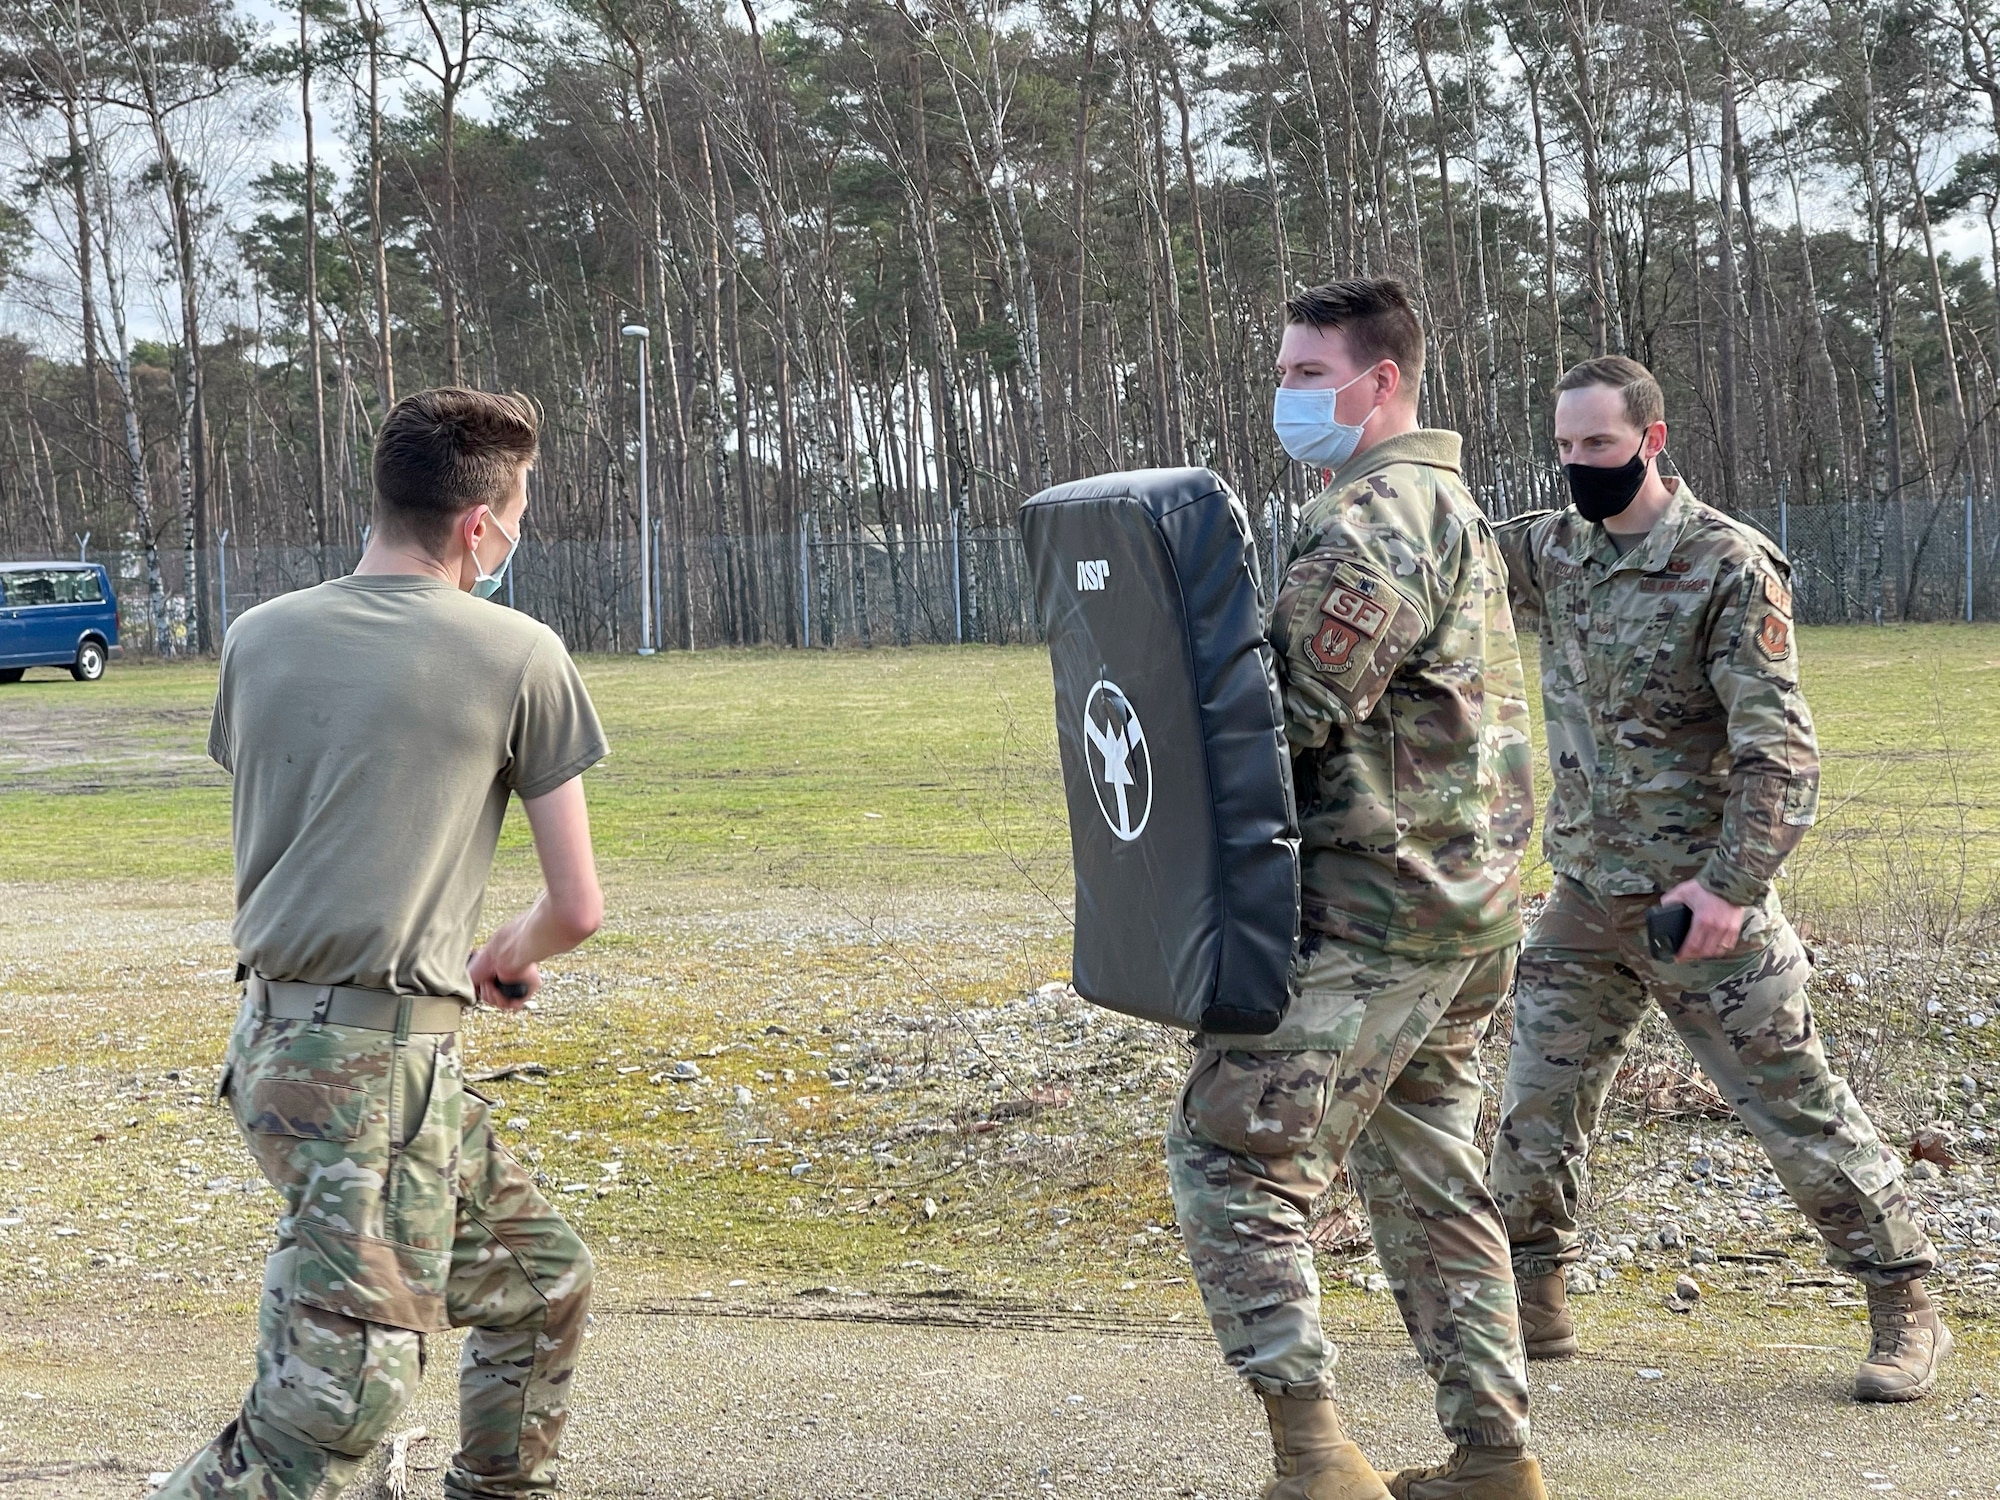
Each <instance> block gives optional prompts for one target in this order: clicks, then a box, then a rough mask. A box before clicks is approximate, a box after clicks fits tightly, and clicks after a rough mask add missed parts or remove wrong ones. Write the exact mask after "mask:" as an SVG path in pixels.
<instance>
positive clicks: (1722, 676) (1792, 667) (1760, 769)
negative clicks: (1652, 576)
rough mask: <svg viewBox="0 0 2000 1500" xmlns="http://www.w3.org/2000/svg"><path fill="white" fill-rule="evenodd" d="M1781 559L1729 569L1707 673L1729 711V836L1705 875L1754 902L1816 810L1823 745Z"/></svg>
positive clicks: (1725, 819)
mask: <svg viewBox="0 0 2000 1500" xmlns="http://www.w3.org/2000/svg"><path fill="white" fill-rule="evenodd" d="M1783 567H1784V565H1783V564H1782V563H1780V562H1778V561H1777V560H1776V559H1774V558H1769V557H1761V556H1760V557H1758V558H1756V559H1755V560H1751V561H1745V562H1744V563H1742V564H1741V565H1739V566H1738V567H1737V568H1736V569H1735V571H1734V574H1733V576H1732V575H1725V577H1724V578H1723V579H1722V580H1721V588H1720V589H1719V590H1718V597H1717V598H1716V600H1715V604H1714V610H1713V613H1712V615H1711V616H1710V618H1711V619H1712V620H1713V621H1714V624H1713V627H1712V634H1711V635H1710V638H1709V645H1708V680H1709V682H1710V684H1711V685H1713V687H1714V688H1715V693H1716V696H1717V697H1718V698H1720V699H1721V700H1722V706H1723V709H1724V710H1725V711H1726V712H1727V713H1728V715H1729V753H1730V760H1731V768H1730V773H1729V797H1728V800H1727V801H1726V802H1725V803H1724V804H1723V810H1722V836H1721V838H1720V840H1719V841H1718V843H1717V845H1716V848H1715V850H1714V852H1713V853H1711V854H1710V855H1709V858H1708V863H1707V865H1705V866H1704V867H1703V869H1702V871H1701V874H1700V875H1699V877H1698V879H1699V880H1700V881H1701V883H1702V885H1703V886H1704V887H1706V888H1707V889H1708V890H1710V891H1712V892H1714V893H1715V894H1716V895H1718V896H1720V897H1722V898H1723V899H1724V900H1725V901H1730V902H1733V903H1735V904H1736V905H1738V906H1754V905H1755V904H1757V903H1758V902H1760V901H1762V900H1763V899H1764V897H1765V895H1766V893H1767V892H1768V891H1769V890H1770V888H1771V881H1772V879H1773V878H1774V877H1775V876H1776V875H1777V873H1778V867H1779V866H1780V865H1781V864H1783V863H1784V861H1785V857H1786V856H1787V855H1789V854H1790V853H1791V852H1792V851H1793V850H1794V849H1796V848H1797V847H1798V845H1799V840H1801V839H1802V838H1804V837H1805V833H1806V830H1807V829H1808V828H1810V827H1812V824H1813V819H1814V818H1815V817H1816V816H1817V815H1818V812H1819V746H1818V744H1817V743H1816V742H1815V740H1814V738H1813V724H1812V715H1811V714H1810V713H1809V712H1808V711H1807V709H1806V700H1805V695H1804V694H1803V693H1801V692H1800V691H1799V652H1798V642H1797V641H1796V640H1794V639H1793V630H1792V593H1791V590H1790V588H1788V587H1787V586H1786V582H1785V576H1784V574H1783V571H1782V570H1783Z"/></svg>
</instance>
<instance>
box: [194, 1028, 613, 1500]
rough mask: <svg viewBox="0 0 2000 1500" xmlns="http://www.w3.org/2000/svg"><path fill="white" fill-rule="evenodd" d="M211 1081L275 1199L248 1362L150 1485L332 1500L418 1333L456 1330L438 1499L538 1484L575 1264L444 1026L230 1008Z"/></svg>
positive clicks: (215, 1498) (407, 1385) (580, 1259)
mask: <svg viewBox="0 0 2000 1500" xmlns="http://www.w3.org/2000/svg"><path fill="white" fill-rule="evenodd" d="M225 1078H226V1082H225V1084H224V1087H225V1088H226V1090H227V1091H228V1095H229V1100H230V1105H231V1107H232V1109H233V1110H234V1111H235V1115H236V1123H237V1126H238V1128H239V1129H240V1130H241V1131H242V1133H243V1138H244V1140H245V1141H246V1142H247V1143H248V1144H249V1147H250V1150H251V1152H252V1153H253V1154H254V1155H255V1156H256V1158H257V1164H258V1166H259V1167H260V1168H261V1169H262V1170H263V1173H264V1175H265V1177H267V1178H268V1179H269V1180H270V1182H271V1184H272V1185H273V1186H274V1187H276V1188H277V1189H278V1190H279V1192H281V1193H282V1194H283V1195H284V1200H285V1206H284V1215H283V1217H282V1218H281V1219H280V1220H279V1221H278V1246H277V1249H276V1250H275V1251H274V1252H273V1254H272V1255H271V1257H270V1259H269V1261H268V1262H266V1268H265V1273H264V1293H263V1300H262V1303H261V1305H260V1310H259V1314H258V1348H257V1375H256V1380H255V1383H254V1384H253V1385H252V1386H251V1388H250V1393H249V1395H248V1396H246V1397H245V1398H244V1401H243V1408H242V1410H241V1412H239V1413H238V1415H237V1416H236V1419H235V1420H234V1421H232V1422H231V1423H230V1424H229V1425H228V1426H227V1427H225V1428H224V1429H223V1430H222V1433H221V1435H220V1436H218V1437H217V1438H216V1439H215V1441H214V1442H212V1443H210V1444H209V1445H208V1446H207V1447H206V1448H204V1449H203V1450H202V1451H201V1452H199V1453H197V1454H196V1455H195V1456H194V1457H192V1458H190V1459H189V1460H188V1461H187V1462H186V1463H185V1464H183V1465H182V1466H181V1467H180V1469H179V1471H178V1472H176V1473H175V1474H174V1476H173V1477H172V1478H171V1479H169V1480H168V1481H167V1484H166V1487H165V1488H164V1489H162V1490H161V1491H159V1492H158V1493H159V1496H162V1497H165V1500H330V1497H332V1496H334V1495H337V1494H339V1493H340V1491H341V1490H342V1489H343V1488H344V1487H345V1486H346V1485H347V1484H348V1482H349V1481H350V1480H351V1479H352V1478H353V1477H354V1474H355V1471H356V1470H357V1469H358V1468H359V1467H360V1464H361V1461H362V1460H363V1459H365V1458H366V1457H367V1456H368V1454H369V1452H370V1451H371V1450H372V1449H374V1447H375V1446H376V1445H377V1444H378V1443H380V1442H381V1441H382V1439H383V1438H384V1437H386V1436H387V1435H388V1434H389V1432H390V1431H391V1430H392V1429H393V1428H394V1426H395V1424H396V1421H397V1419H398V1417H399V1416H400V1415H401V1413H402V1412H403V1410H404V1409H405V1407H406V1406H407V1405H408V1404H409V1402H410V1399H411V1398H412V1397H413V1396H414V1395H415V1394H416V1389H417V1382H418V1380H419V1379H420V1378H421V1376H422V1373H423V1361H424V1336H425V1335H426V1334H428V1333H433V1332H437V1331H439V1330H441V1329H443V1328H446V1327H463V1328H469V1329H470V1330H471V1332H470V1333H469V1334H468V1335H467V1337H466V1341H465V1353H464V1358H463V1360H462V1361H461V1364H460V1368H459V1444H460V1447H459V1451H458V1453H457V1454H456V1455H455V1456H454V1457H453V1459H452V1462H451V1466H450V1468H449V1470H448V1471H447V1472H446V1474H445V1478H444V1489H445V1493H446V1494H447V1495H448V1496H451V1497H454V1500H475V1497H478V1500H497V1497H502V1496H508V1497H511V1496H519V1495H541V1494H548V1493H551V1492H553V1491H554V1489H555V1458H556V1445H557V1442H558V1439H559V1438H560V1437H561V1435H562V1429H563V1423H564V1421H565V1420H566V1418H567V1415H568V1412H567V1407H566V1404H565V1403H566V1401H567V1398H568V1393H569V1382H570V1374H571V1371H572V1370H573V1369H574V1368H575V1365H576V1357H577V1352H578V1349H579V1347H580V1345H581V1343H582V1340H583V1328H584V1322H585V1309H586V1306H587V1304H588V1303H589V1300H590V1286H591V1260H590V1252H589V1251H588V1250H586V1249H585V1248H584V1245H583V1242H582V1241H581V1240H579V1239H578V1238H577V1237H576V1233H575V1231H573V1230H572V1229H571V1228H570V1227H569V1226H568V1225H567V1224H565V1223H564V1222H563V1220H562V1217H561V1216H560V1215H559V1214H558V1213H557V1212H556V1211H555V1209H554V1208H553V1207H551V1206H550V1204H549V1203H548V1202H547V1200H545V1199H544V1198H543V1197H542V1196H541V1194H540V1193H538V1192H537V1191H536V1190H535V1187H534V1184H533V1183H532V1182H531V1181H530V1180H529V1179H528V1177H527V1175H526V1174H525V1173H524V1172H523V1171H522V1169H521V1167H520V1166H519V1164H517V1163H516V1162H515V1161H514V1159H513V1158H512V1157H510V1156H509V1155H508V1154H507V1153H506V1151H505V1150H504V1149H502V1148H501V1146H500V1144H499V1142H498V1141H497V1140H496V1139H495V1138H494V1134H493V1127H492V1125H491V1124H490V1123H489V1121H488V1120H487V1117H486V1104H485V1101H483V1100H482V1099H480V1098H479V1097H478V1096H477V1095H476V1094H472V1093H470V1092H468V1091H467V1090H466V1089H465V1087H464V1082H463V1075H462V1073H461V1070H460V1066H459V1058H458V1051H457V1047H456V1038H455V1037H453V1036H450V1035H443V1036H438V1035H423V1034H418V1035H414V1036H410V1037H407V1038H404V1039H401V1040H399V1039H398V1038H397V1037H396V1036H395V1035H394V1034H392V1033H390V1032H386V1031H369V1030H363V1029H360V1028H357V1027H344V1026H331V1025H329V1026H322V1027H318V1028H315V1027H314V1026H313V1024H312V1023H311V1022H310V1021H287V1020H277V1019H273V1018H271V1017H269V1016H266V1015H264V1014H262V1013H261V1012H260V1011H258V1010H257V1009H256V1008H255V1007H254V1006H252V1005H250V1004H249V1003H246V1004H245V1006H244V1008H243V1012H242V1014H241V1016H239V1018H238V1020H237V1023H236V1030H235V1033H234V1034H233V1035H232V1036H231V1038H230V1043H229V1063H228V1070H227V1073H226V1074H225Z"/></svg>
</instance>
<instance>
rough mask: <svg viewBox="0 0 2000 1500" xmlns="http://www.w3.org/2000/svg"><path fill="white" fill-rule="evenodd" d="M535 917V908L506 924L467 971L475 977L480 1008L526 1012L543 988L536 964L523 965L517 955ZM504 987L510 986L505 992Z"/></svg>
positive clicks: (474, 957) (474, 989) (489, 941)
mask: <svg viewBox="0 0 2000 1500" xmlns="http://www.w3.org/2000/svg"><path fill="white" fill-rule="evenodd" d="M542 899H543V898H542V897H540V896H537V897H536V898H535V904H536V905H537V906H539V905H540V904H541V902H542ZM533 915H534V912H533V909H532V908H531V909H530V910H528V911H526V912H524V913H522V914H521V915H520V916H518V917H516V918H514V920H513V921H511V922H507V923H505V924H503V925H502V926H501V927H500V928H499V929H498V930H496V931H495V932H494V934H493V936H492V937H490V938H488V939H487V940H486V946H485V947H483V948H481V949H480V950H479V951H478V952H477V953H475V954H473V955H472V961H471V962H470V963H469V964H468V965H467V966H466V967H467V969H468V971H469V972H470V973H471V975H472V993H473V995H474V996H475V997H476V998H477V1000H478V1003H479V1004H481V1005H490V1006H491V1007H493V1009H495V1010H515V1011H518V1010H523V1009H525V1008H526V1007H527V1004H528V1001H529V1000H530V999H531V998H533V996H534V993H535V991H536V990H539V989H540V988H541V987H542V971H541V969H540V968H538V967H537V966H536V965H535V964H533V963H526V964H524V963H522V962H521V961H520V959H519V957H518V956H517V954H516V951H515V949H516V945H517V944H518V942H519V941H520V936H521V929H522V928H523V927H524V926H526V924H527V922H528V919H529V918H530V917H532V916H533ZM502 985H505V986H506V990H505V991H503V990H502V989H501V986H502Z"/></svg>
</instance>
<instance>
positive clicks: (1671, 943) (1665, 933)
mask: <svg viewBox="0 0 2000 1500" xmlns="http://www.w3.org/2000/svg"><path fill="white" fill-rule="evenodd" d="M1693 926H1694V912H1693V911H1692V910H1690V909H1689V908H1687V907H1685V906H1682V905H1681V904H1680V902H1678V901H1676V902H1674V903H1673V905H1671V906H1655V907H1651V908H1649V909H1648V910H1647V912H1646V948H1647V951H1649V952H1650V953H1651V954H1652V955H1653V957H1654V958H1655V959H1656V960H1658V961H1659V962H1660V963H1663V964H1670V963H1672V962H1673V961H1674V960H1675V959H1676V958H1678V957H1680V952H1681V944H1682V943H1685V942H1686V941H1687V936H1688V931H1689V929H1691V928H1692V927H1693Z"/></svg>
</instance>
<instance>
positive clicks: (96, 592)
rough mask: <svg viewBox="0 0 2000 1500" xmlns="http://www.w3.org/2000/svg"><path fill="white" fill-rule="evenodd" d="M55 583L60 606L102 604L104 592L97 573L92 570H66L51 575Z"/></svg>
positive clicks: (57, 600)
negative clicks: (99, 584) (98, 581)
mask: <svg viewBox="0 0 2000 1500" xmlns="http://www.w3.org/2000/svg"><path fill="white" fill-rule="evenodd" d="M49 576H50V578H52V579H53V580H54V581H55V588H56V603H58V604H102V603H103V602H104V591H103V589H101V588H100V587H99V586H98V583H97V573H96V571H95V570H94V569H91V568H65V569H63V571H62V572H60V573H51V574H50V575H49Z"/></svg>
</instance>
